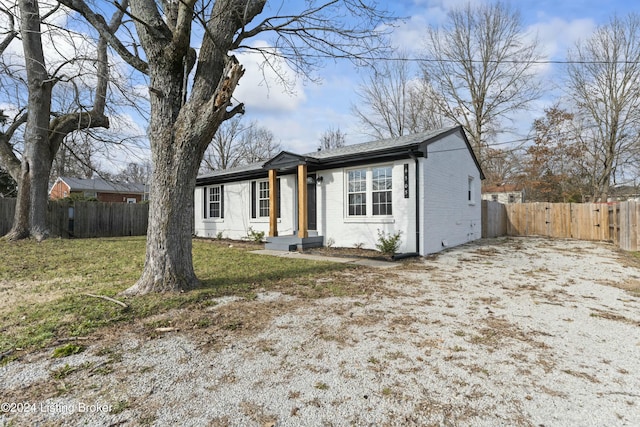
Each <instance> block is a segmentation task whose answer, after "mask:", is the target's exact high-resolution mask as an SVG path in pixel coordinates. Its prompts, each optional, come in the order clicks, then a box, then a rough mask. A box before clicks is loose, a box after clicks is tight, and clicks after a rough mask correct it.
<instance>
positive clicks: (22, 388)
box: [0, 238, 640, 427]
mask: <svg viewBox="0 0 640 427" xmlns="http://www.w3.org/2000/svg"><path fill="white" fill-rule="evenodd" d="M0 245H6V244H5V243H0ZM46 245H49V246H48V247H47V246H46ZM8 248H9V247H8V246H5V247H2V248H0V250H2V251H5V250H6V249H8ZM18 248H19V250H22V251H23V253H22V254H21V255H11V257H12V258H11V264H13V265H12V266H7V265H3V266H2V267H0V268H1V269H2V270H1V271H0V280H1V282H0V289H1V290H0V292H2V294H1V295H2V297H5V296H7V299H8V300H9V301H11V307H7V306H4V307H3V308H2V313H1V315H2V322H3V323H2V324H3V329H4V330H3V334H2V336H3V338H2V340H3V341H2V346H3V347H2V348H3V350H2V351H11V350H13V353H11V355H8V357H6V358H5V359H13V360H11V361H9V362H8V363H6V364H5V365H4V366H3V367H2V368H0V382H2V384H3V396H2V403H3V413H0V425H25V424H29V425H35V424H38V423H40V424H41V425H77V424H87V425H158V426H164V425H176V424H180V425H193V426H199V425H213V426H228V425H230V426H259V427H263V426H298V425H309V426H316V425H330V426H331V425H333V426H343V425H358V426H360V425H398V426H406V425H410V426H411V425H413V426H429V425H486V426H495V425H515V426H533V425H535V426H538V425H546V426H555V425H562V426H584V425H607V426H610V425H620V426H624V425H629V426H632V425H640V411H639V410H638V408H639V406H640V394H638V392H637V390H640V376H639V375H638V373H637V361H638V360H640V269H638V264H637V262H638V261H637V259H636V258H635V257H633V256H630V255H628V254H622V253H620V252H618V251H617V250H615V248H614V247H613V246H611V245H607V244H601V243H590V242H580V241H572V240H555V241H554V240H548V239H510V238H506V239H494V240H484V241H480V242H476V243H473V244H469V245H465V246H463V247H459V248H454V249H452V250H449V251H447V252H445V253H441V254H439V255H437V256H434V257H429V258H427V259H422V260H415V261H412V262H406V263H403V264H402V265H401V266H399V267H398V268H396V269H392V270H375V269H366V268H354V267H344V266H342V265H338V264H326V263H317V262H308V261H299V260H291V259H282V258H271V257H266V256H257V255H253V254H249V253H247V252H246V248H237V247H234V248H229V247H228V245H227V244H219V243H217V242H205V241H196V242H195V245H194V260H195V263H196V271H197V273H198V275H199V277H200V278H201V279H203V281H204V284H205V285H204V287H203V288H202V289H200V290H198V291H195V292H189V293H185V294H176V295H169V296H149V297H144V298H132V299H126V300H125V299H123V300H122V301H124V302H125V303H126V304H127V305H128V308H124V307H121V306H119V305H118V304H115V303H113V302H110V301H105V300H102V299H99V298H94V297H89V296H87V295H85V294H86V293H91V294H101V295H109V296H113V297H115V298H118V297H117V296H116V294H117V292H118V291H120V290H122V289H125V288H126V287H128V286H129V285H130V284H131V283H133V281H135V279H136V277H137V274H139V271H140V268H141V263H142V259H143V251H144V243H143V241H142V240H141V239H123V240H119V239H112V240H108V241H103V242H101V244H99V245H92V244H91V241H75V242H73V241H72V242H65V241H50V242H45V243H44V244H43V245H42V246H37V247H34V246H28V245H25V247H20V246H18ZM32 252H38V253H32ZM51 254H56V255H55V256H52V255H51ZM225 257H226V258H225ZM53 259H57V260H58V261H59V260H64V261H75V262H74V263H69V264H67V265H78V266H77V267H73V268H71V267H62V266H59V263H58V262H57V261H56V262H53V261H52V260H53ZM47 260H48V261H47ZM238 263H239V264H240V265H237V264H238ZM30 265H34V266H35V267H36V268H33V269H31V270H30V271H29V269H28V268H27V267H28V266H30ZM80 265H82V267H81V266H80ZM67 269H69V270H67ZM67 271H72V273H68V274H67V273H66V272H67ZM119 299H120V298H119ZM76 336H78V337H79V338H80V339H74V338H75V337H76ZM16 346H20V347H23V348H24V349H25V350H22V351H15V347H16ZM56 350H57V352H56ZM54 353H55V356H66V357H53V356H54ZM19 402H22V403H23V404H22V406H21V407H20V408H22V410H21V411H18V410H17V409H18V406H17V405H16V404H17V403H19ZM6 403H11V404H13V405H14V406H6ZM25 403H26V406H25ZM25 408H27V409H28V410H25ZM87 408H88V409H87ZM5 409H9V410H5ZM11 409H14V411H11Z"/></svg>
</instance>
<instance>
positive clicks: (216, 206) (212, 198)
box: [209, 186, 221, 218]
mask: <svg viewBox="0 0 640 427" xmlns="http://www.w3.org/2000/svg"><path fill="white" fill-rule="evenodd" d="M220 201H221V197H220V187H219V186H216V187H210V188H209V218H220Z"/></svg>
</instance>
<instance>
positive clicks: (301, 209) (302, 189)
mask: <svg viewBox="0 0 640 427" xmlns="http://www.w3.org/2000/svg"><path fill="white" fill-rule="evenodd" d="M316 162H317V160H316V159H313V158H311V157H304V156H298V155H296V154H292V153H288V152H286V151H283V152H281V153H280V154H279V155H277V156H276V157H274V158H273V159H271V160H269V161H268V162H266V163H265V164H264V166H263V167H264V168H265V169H267V170H268V171H269V236H268V237H267V243H266V244H265V249H269V250H279V251H304V250H305V249H310V248H317V247H321V246H324V237H323V236H318V232H317V231H316V229H317V222H316V184H317V181H316V175H315V174H313V173H312V174H309V173H308V169H307V168H308V165H309V164H315V163H316ZM292 171H295V174H296V178H297V179H296V193H297V194H296V198H295V204H296V211H297V215H296V216H297V218H296V222H295V225H294V227H295V228H297V232H296V234H295V235H285V236H279V235H278V220H277V209H276V205H277V200H278V197H279V195H278V191H279V189H278V186H277V185H276V183H277V175H278V172H280V173H284V172H288V173H291V172H292Z"/></svg>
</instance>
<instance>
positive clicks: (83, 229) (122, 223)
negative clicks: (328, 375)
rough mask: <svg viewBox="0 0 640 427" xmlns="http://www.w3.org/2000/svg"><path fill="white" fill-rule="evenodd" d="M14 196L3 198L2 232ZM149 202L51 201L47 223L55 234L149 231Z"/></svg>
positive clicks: (8, 220) (104, 234)
mask: <svg viewBox="0 0 640 427" xmlns="http://www.w3.org/2000/svg"><path fill="white" fill-rule="evenodd" d="M15 203H16V200H15V199H0V235H5V234H6V233H7V232H8V231H9V230H10V229H11V224H12V223H13V215H14V212H15ZM148 217H149V205H148V204H146V203H140V204H138V203H101V202H85V201H75V202H69V201H57V200H56V201H49V203H48V206H47V223H48V226H49V231H50V232H51V235H52V236H59V237H63V238H69V237H117V236H142V235H144V234H146V233H147V224H148Z"/></svg>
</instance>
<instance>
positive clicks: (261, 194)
mask: <svg viewBox="0 0 640 427" xmlns="http://www.w3.org/2000/svg"><path fill="white" fill-rule="evenodd" d="M269 193H270V191H269V181H267V180H265V181H251V218H269ZM276 217H278V218H280V178H277V179H276Z"/></svg>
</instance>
